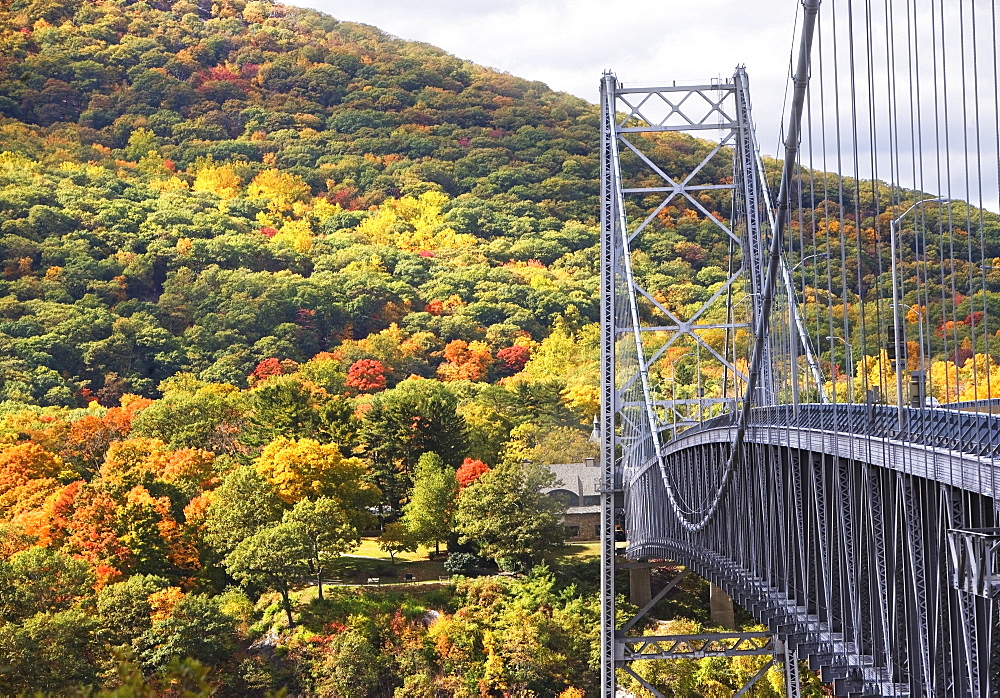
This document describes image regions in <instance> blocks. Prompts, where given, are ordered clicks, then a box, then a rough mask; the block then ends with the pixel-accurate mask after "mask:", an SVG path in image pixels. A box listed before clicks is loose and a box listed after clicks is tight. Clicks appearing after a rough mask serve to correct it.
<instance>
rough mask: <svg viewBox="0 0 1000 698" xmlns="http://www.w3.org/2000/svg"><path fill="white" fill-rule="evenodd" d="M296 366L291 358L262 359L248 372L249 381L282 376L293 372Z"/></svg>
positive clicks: (253, 381) (254, 381)
mask: <svg viewBox="0 0 1000 698" xmlns="http://www.w3.org/2000/svg"><path fill="white" fill-rule="evenodd" d="M298 367H299V365H298V363H296V362H295V361H292V360H291V359H282V360H278V359H276V358H274V357H271V358H270V359H264V360H263V361H261V362H260V363H259V364H257V367H256V368H255V369H254V370H253V371H251V372H250V383H251V384H253V383H256V382H257V381H262V380H267V379H268V378H270V377H271V376H284V375H287V374H289V373H295V371H296V370H297V369H298Z"/></svg>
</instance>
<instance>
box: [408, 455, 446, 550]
mask: <svg viewBox="0 0 1000 698" xmlns="http://www.w3.org/2000/svg"><path fill="white" fill-rule="evenodd" d="M457 493H458V487H457V484H456V482H455V470H454V469H453V468H450V467H448V466H447V465H445V464H444V462H443V461H442V460H441V457H440V456H438V455H437V454H436V453H425V454H423V455H422V456H420V460H418V461H417V467H416V469H415V470H414V472H413V492H412V493H411V494H410V500H409V501H408V502H407V503H406V505H405V506H404V507H403V523H404V524H405V525H406V527H407V528H408V529H409V530H410V532H411V533H413V536H414V537H415V538H416V539H417V541H419V542H420V543H423V544H424V545H430V544H432V543H433V544H434V551H435V552H438V551H439V550H440V543H441V541H443V540H446V539H447V538H448V534H449V533H450V532H451V528H452V517H453V514H454V507H455V496H456V494H457Z"/></svg>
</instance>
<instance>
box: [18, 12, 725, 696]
mask: <svg viewBox="0 0 1000 698" xmlns="http://www.w3.org/2000/svg"><path fill="white" fill-rule="evenodd" d="M0 115H2V116H0V258H2V260H0V264H2V274H0V692H3V693H4V694H16V693H19V692H34V691H51V692H56V693H61V694H65V693H68V692H72V691H74V690H83V688H82V687H92V688H93V690H97V689H100V687H103V689H104V690H106V691H113V690H115V688H116V687H123V688H121V689H120V690H124V691H132V693H127V694H128V695H161V694H167V693H170V692H171V691H173V692H175V693H176V692H178V691H181V690H189V691H192V692H193V694H208V693H210V692H212V691H215V692H218V693H220V694H222V695H234V694H239V695H245V694H248V693H249V694H256V695H263V694H266V693H268V692H272V691H278V690H281V689H284V690H288V691H290V692H291V693H292V694H296V695H336V696H367V695H371V696H390V695H393V694H394V693H395V695H400V696H432V695H434V696H438V695H454V696H468V695H487V694H489V695H501V694H502V695H540V696H548V695H558V694H563V695H566V696H579V695H584V694H586V695H594V694H595V693H594V691H595V690H596V683H595V682H596V674H595V669H596V665H595V663H594V662H595V649H594V647H595V641H596V632H597V627H598V623H597V615H596V614H597V603H596V596H595V588H594V587H593V585H592V583H591V580H592V579H593V574H594V565H593V562H587V561H586V560H585V561H583V562H580V563H575V562H573V561H572V560H569V559H567V558H562V559H560V558H559V556H558V553H559V551H560V548H559V545H560V543H561V541H562V538H563V531H562V527H561V525H560V524H559V516H560V512H561V509H560V506H559V504H558V502H557V501H555V500H552V499H549V498H548V497H545V496H541V495H539V490H540V489H541V488H542V487H544V486H546V485H551V484H552V478H551V477H550V476H549V475H547V474H546V471H544V470H542V469H540V468H539V467H538V466H537V465H533V464H536V463H550V462H565V461H579V460H581V459H582V458H584V457H587V456H591V455H593V449H594V446H593V444H591V443H590V442H589V441H588V437H589V432H590V422H591V419H592V417H593V415H594V413H595V411H596V407H597V391H596V387H595V386H596V360H597V330H596V325H595V324H594V321H595V319H596V311H597V284H596V264H597V254H596V253H597V248H596V242H597V240H596V220H595V217H596V211H597V205H596V193H597V179H596V177H597V167H596V165H597V148H596V145H597V137H598V128H597V123H598V122H597V118H596V110H595V108H594V107H593V106H592V105H589V104H587V103H585V102H583V101H581V100H578V99H575V98H573V97H570V96H568V95H564V94H558V93H555V92H552V91H550V90H548V89H547V88H546V87H545V86H544V85H542V84H540V83H532V82H528V81H525V80H521V79H518V78H515V77H512V76H509V75H503V74H499V73H496V72H493V71H490V70H487V69H484V68H481V67H479V66H476V65H473V64H470V63H468V62H465V61H462V60H460V59H458V58H455V57H452V56H449V55H447V54H445V53H443V52H442V51H440V50H438V49H435V48H433V47H431V46H427V45H422V44H414V43H407V42H404V41H400V40H397V39H395V38H393V37H390V36H387V35H385V34H383V33H381V32H379V31H378V30H377V29H374V28H371V27H365V26H359V25H354V24H348V23H342V22H338V21H337V20H335V19H333V18H331V17H328V16H325V15H322V14H319V13H316V12H312V11H307V10H300V9H294V8H289V7H282V6H278V5H272V4H270V3H267V2H243V1H242V0H229V1H223V2H219V3H215V4H212V3H208V2H204V1H201V0H200V1H199V2H187V1H186V0H180V1H179V2H170V1H168V0H153V1H152V2H131V1H127V0H109V1H99V0H91V1H88V2H82V3H81V2H75V1H70V0H30V1H25V0H14V1H13V2H4V3H2V11H0ZM674 145H676V146H677V147H676V148H675V149H674V150H670V153H671V154H672V155H676V157H678V158H687V159H691V160H693V161H695V160H697V159H700V158H701V157H702V156H703V153H704V152H707V151H705V146H704V144H701V143H699V142H697V141H693V140H689V139H677V140H676V141H675V143H674ZM675 219H678V220H680V219H683V220H680V222H679V225H675V224H674V222H673V221H674V220H675ZM678 227H679V229H680V230H679V231H678V230H677V229H676V228H678ZM699 229H700V228H699V224H698V223H697V221H696V220H693V219H692V218H691V217H690V216H685V214H684V212H683V211H682V210H678V209H676V208H670V209H669V210H668V211H666V212H665V213H664V223H663V225H662V226H661V227H660V228H659V230H660V234H661V241H660V242H661V244H660V246H659V247H658V248H656V249H654V250H653V251H652V252H651V254H652V257H651V259H653V260H654V261H655V262H656V264H657V265H659V264H660V263H661V262H662V263H663V265H662V266H657V267H656V269H657V273H659V274H661V277H662V279H663V281H664V286H665V287H666V286H669V283H670V281H671V280H673V281H676V280H679V279H685V285H684V293H686V294H688V295H690V294H692V293H693V294H696V295H697V294H704V293H707V286H708V284H709V283H711V282H712V281H713V279H714V276H717V274H714V273H713V272H712V271H711V269H710V267H711V265H712V264H713V263H714V264H721V260H722V253H724V252H725V251H724V250H718V249H709V250H703V249H702V248H701V247H700V246H699V245H698V243H697V242H696V240H695V239H696V238H697V235H696V233H697V231H698V230H699ZM687 238H691V239H690V240H687ZM685 240H687V241H685ZM678 244H679V245H680V247H679V248H677V249H676V250H675V246H677V245H678ZM678 254H680V255H681V256H680V257H678ZM706 269H707V270H708V271H705V270H706ZM699 274H701V276H699ZM705 274H707V276H706V275H705ZM697 279H701V281H697ZM692 280H694V281H692ZM698 284H702V285H701V286H699V285H698ZM376 536H377V538H376ZM362 540H363V542H362ZM359 544H360V545H361V548H360V550H362V551H364V554H365V555H366V556H365V557H354V558H348V557H344V556H343V554H344V553H350V552H352V551H357V550H359V547H358V546H359ZM418 545H419V546H422V547H420V548H419V553H417V554H418V555H420V556H423V558H424V562H422V563H419V565H418V564H417V562H415V560H416V557H415V553H414V552H413V551H415V550H417V549H418V548H417V546H418ZM379 547H380V548H381V551H384V554H387V555H390V556H391V557H392V559H391V560H390V561H388V562H387V561H382V560H381V559H376V558H378V557H379V555H381V554H383V553H380V552H379V551H378V548H379ZM435 548H440V549H441V550H442V551H444V550H445V549H447V550H448V551H450V555H449V556H448V559H447V561H443V558H438V559H437V560H436V561H433V560H432V561H430V562H428V561H426V557H427V555H428V551H430V550H433V549H435ZM373 550H374V551H375V552H372V551H373ZM443 554H444V553H442V555H443ZM400 557H402V558H403V562H401V563H400V564H402V565H409V566H408V567H405V569H412V570H416V571H417V572H418V574H417V575H415V576H417V577H418V579H417V580H416V581H427V579H428V576H427V575H429V574H433V576H432V577H431V579H433V580H434V581H435V582H436V581H437V579H438V577H439V575H441V574H450V573H465V574H475V573H476V571H477V570H480V571H481V570H487V571H491V570H492V571H495V570H496V569H497V566H498V565H499V566H501V567H503V568H506V569H512V570H518V571H528V570H531V569H532V568H534V571H533V572H531V574H530V576H528V577H526V578H525V579H523V580H520V581H515V580H511V579H504V578H495V577H489V578H485V579H483V580H465V581H459V582H458V583H457V584H430V585H428V586H416V587H412V588H410V589H409V590H408V591H407V593H406V594H399V593H396V594H393V593H382V592H375V591H371V590H370V589H369V590H368V591H365V590H364V589H363V588H362V587H361V586H351V585H350V584H351V583H356V582H360V583H364V582H365V581H366V578H368V577H369V576H371V575H376V576H379V577H381V578H384V579H400V578H401V577H402V573H401V572H400V571H399V567H398V566H397V565H396V564H393V563H395V562H396V561H397V560H398V559H399V558H400ZM543 559H546V560H548V561H549V563H548V564H549V565H550V567H551V569H552V571H549V568H547V567H545V566H541V567H536V565H537V563H538V562H539V561H541V560H543ZM414 565H416V566H414ZM420 565H423V567H421V566H420ZM428 566H429V567H428ZM341 578H342V579H343V581H344V582H347V583H348V585H346V586H345V585H343V584H339V583H338V584H336V585H334V586H331V580H334V579H336V580H337V581H338V582H340V581H341ZM703 591H704V590H703V589H699V588H698V587H697V586H695V587H694V588H692V592H693V593H695V594H698V593H702V592H703ZM697 605H698V604H697V603H695V607H697ZM501 638H503V639H502V640H501ZM694 668H695V667H694V665H692V670H694ZM706 671H708V669H706ZM710 673H711V672H710ZM734 680H735V679H734ZM171 694H173V693H171ZM178 694H179V693H178ZM115 695H124V694H122V693H119V694H115Z"/></svg>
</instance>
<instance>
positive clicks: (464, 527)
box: [455, 461, 565, 569]
mask: <svg viewBox="0 0 1000 698" xmlns="http://www.w3.org/2000/svg"><path fill="white" fill-rule="evenodd" d="M554 483H555V476H554V475H553V474H552V472H551V471H550V470H549V469H548V468H545V467H544V466H541V465H536V464H533V463H519V462H512V461H506V462H504V463H502V464H500V465H499V466H497V467H496V468H494V469H493V470H491V471H490V472H488V473H487V474H485V475H483V476H482V477H480V478H478V479H477V480H476V481H475V482H474V483H473V484H471V485H469V486H468V487H466V488H465V489H464V490H462V494H461V496H459V498H458V507H457V509H456V511H455V530H456V532H457V533H458V534H459V540H460V542H473V543H475V544H476V545H478V546H479V550H480V552H481V553H482V554H483V555H486V556H488V557H491V558H493V559H494V560H496V561H497V563H498V564H500V565H501V566H503V567H506V568H514V569H529V568H530V567H531V566H532V565H534V564H536V563H538V562H539V561H540V560H541V559H542V556H543V555H544V554H545V553H547V552H549V551H550V550H553V549H555V548H556V547H558V546H559V545H561V544H562V542H563V540H564V537H565V532H564V529H563V525H562V515H563V513H564V512H565V507H564V506H563V504H562V503H560V502H559V501H558V500H556V499H554V498H552V497H549V496H548V495H547V494H544V493H542V489H543V488H545V487H551V486H552V485H553V484H554Z"/></svg>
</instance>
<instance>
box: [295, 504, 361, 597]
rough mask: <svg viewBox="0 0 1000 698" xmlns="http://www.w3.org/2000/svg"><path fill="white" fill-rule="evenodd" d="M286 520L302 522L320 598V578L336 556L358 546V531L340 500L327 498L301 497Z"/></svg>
mask: <svg viewBox="0 0 1000 698" xmlns="http://www.w3.org/2000/svg"><path fill="white" fill-rule="evenodd" d="M284 521H285V523H297V524H300V525H301V528H302V532H303V533H304V534H305V537H306V538H307V539H308V541H309V566H310V567H311V568H312V569H311V571H312V574H313V576H314V577H315V579H316V588H317V593H318V596H319V598H321V599H322V598H323V578H324V575H325V574H326V572H327V571H328V570H329V569H330V566H331V565H332V564H333V563H334V562H335V561H336V559H337V558H338V557H340V556H341V555H342V554H344V553H346V552H347V551H349V550H352V549H354V548H356V547H357V545H358V543H359V542H360V541H361V537H360V533H359V532H358V529H357V527H356V526H354V525H353V524H352V522H351V517H350V516H348V514H347V512H345V511H344V508H343V506H342V505H341V503H340V502H339V501H337V500H335V499H332V498H330V497H320V498H318V499H301V500H299V501H298V502H296V504H295V506H294V507H292V509H291V510H290V511H286V512H285V516H284Z"/></svg>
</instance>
